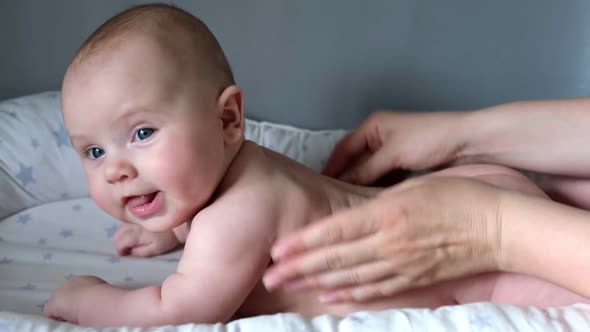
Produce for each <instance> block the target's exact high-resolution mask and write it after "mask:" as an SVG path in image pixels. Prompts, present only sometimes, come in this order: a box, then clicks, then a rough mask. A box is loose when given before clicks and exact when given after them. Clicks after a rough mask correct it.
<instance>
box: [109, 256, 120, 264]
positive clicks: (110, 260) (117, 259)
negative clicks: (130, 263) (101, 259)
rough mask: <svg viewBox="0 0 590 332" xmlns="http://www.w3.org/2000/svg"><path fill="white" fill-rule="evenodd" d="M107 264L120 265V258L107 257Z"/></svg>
mask: <svg viewBox="0 0 590 332" xmlns="http://www.w3.org/2000/svg"><path fill="white" fill-rule="evenodd" d="M108 261H109V263H111V264H116V263H120V262H121V258H119V257H117V256H111V257H109V260H108Z"/></svg>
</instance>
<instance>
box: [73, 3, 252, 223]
mask: <svg viewBox="0 0 590 332" xmlns="http://www.w3.org/2000/svg"><path fill="white" fill-rule="evenodd" d="M242 98H243V96H242V92H241V90H240V89H239V88H238V87H237V86H236V85H235V83H234V80H233V76H232V73H231V69H230V67H229V64H228V62H227V60H226V58H225V55H224V54H223V51H222V49H221V47H220V46H219V44H218V43H217V41H216V39H215V37H214V36H213V34H212V33H211V32H210V31H209V29H208V28H207V27H206V26H205V25H204V24H203V23H202V22H201V21H199V20H198V19H197V18H195V17H194V16H192V15H190V14H188V13H186V12H184V11H182V10H180V9H177V8H175V7H171V6H168V5H142V6H137V7H133V8H131V9H129V10H127V11H124V12H122V13H120V14H118V15H116V16H115V17H113V18H111V19H110V20H108V21H107V22H106V23H104V24H103V25H102V26H101V27H99V28H98V29H97V30H96V31H95V32H94V33H93V34H92V35H91V36H90V37H89V38H88V40H87V41H86V42H85V43H84V44H83V45H82V46H81V47H80V49H79V50H78V52H77V53H76V55H75V57H74V59H73V61H72V63H71V64H70V65H69V67H68V69H67V71H66V75H65V77H64V80H63V86H62V113H63V118H64V123H65V126H66V128H67V130H68V132H69V134H70V137H71V140H72V144H73V146H74V148H75V149H76V150H77V151H78V153H79V154H80V156H81V158H82V160H83V165H84V169H85V172H86V177H87V179H88V183H89V187H90V193H91V195H92V197H93V198H94V200H95V201H96V203H97V205H98V206H99V207H101V208H102V209H103V210H105V211H106V212H108V213H109V214H111V215H112V216H114V217H115V218H117V219H119V220H122V221H125V222H132V223H137V224H140V225H142V226H144V227H145V228H146V229H148V230H151V231H164V230H169V229H172V228H173V227H176V226H178V225H180V224H182V223H183V222H186V221H189V220H190V219H191V218H192V217H193V216H194V215H195V214H196V213H197V212H198V211H199V210H200V209H202V208H203V207H204V206H205V205H206V204H207V203H208V201H209V200H210V198H211V196H212V195H213V193H214V191H215V189H216V187H217V186H218V184H219V183H220V181H221V179H222V177H223V175H224V173H225V172H226V170H227V168H228V167H229V164H230V163H231V161H232V159H233V158H234V157H235V155H236V154H237V151H238V150H239V148H240V145H241V144H242V142H243V131H244V130H243V129H244V128H243V127H244V117H243V99H242Z"/></svg>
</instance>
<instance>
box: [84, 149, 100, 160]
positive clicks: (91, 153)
mask: <svg viewBox="0 0 590 332" xmlns="http://www.w3.org/2000/svg"><path fill="white" fill-rule="evenodd" d="M103 154H104V150H103V149H101V148H99V147H96V146H95V147H92V148H90V149H88V150H86V156H87V157H88V158H90V159H98V158H100V157H102V155H103Z"/></svg>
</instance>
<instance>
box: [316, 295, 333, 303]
mask: <svg viewBox="0 0 590 332" xmlns="http://www.w3.org/2000/svg"><path fill="white" fill-rule="evenodd" d="M318 299H319V301H320V302H322V303H336V302H338V297H337V296H336V294H334V293H322V294H320V296H319V297H318Z"/></svg>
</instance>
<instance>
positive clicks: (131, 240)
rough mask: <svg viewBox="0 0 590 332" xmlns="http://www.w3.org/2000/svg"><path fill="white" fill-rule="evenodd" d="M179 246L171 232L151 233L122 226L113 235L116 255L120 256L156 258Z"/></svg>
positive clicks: (137, 227) (128, 225) (129, 225)
mask: <svg viewBox="0 0 590 332" xmlns="http://www.w3.org/2000/svg"><path fill="white" fill-rule="evenodd" d="M179 244H180V242H179V241H178V239H177V238H176V235H174V232H173V231H167V232H162V233H153V232H150V231H148V230H146V229H144V228H143V227H141V226H139V225H134V224H122V225H121V227H119V229H118V230H117V232H116V233H115V245H116V247H117V253H118V254H119V255H121V256H127V255H131V256H136V257H151V256H157V255H161V254H164V253H167V252H169V251H171V250H172V249H174V248H176V247H178V245H179Z"/></svg>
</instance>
